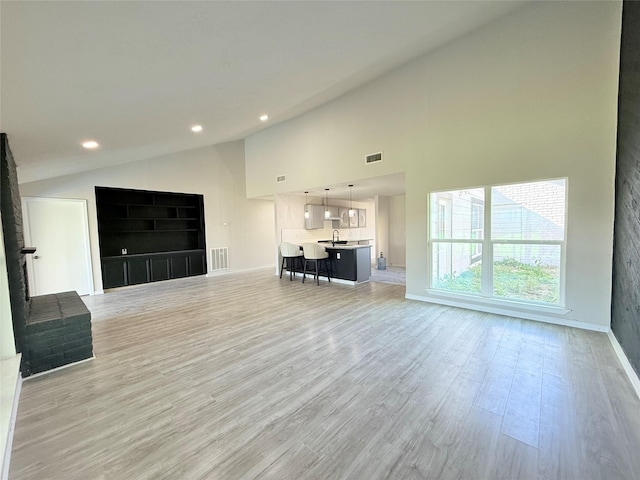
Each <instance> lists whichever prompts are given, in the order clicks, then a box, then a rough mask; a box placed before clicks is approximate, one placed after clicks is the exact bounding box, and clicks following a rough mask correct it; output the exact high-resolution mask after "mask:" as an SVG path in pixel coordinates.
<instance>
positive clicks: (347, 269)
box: [326, 245, 371, 283]
mask: <svg viewBox="0 0 640 480" xmlns="http://www.w3.org/2000/svg"><path fill="white" fill-rule="evenodd" d="M326 249H327V252H329V262H330V263H331V275H332V277H334V278H340V279H342V280H349V281H352V282H355V283H362V282H366V281H368V280H369V277H370V276H371V247H370V246H368V245H367V246H365V245H362V246H358V247H357V248H354V247H342V248H341V247H338V246H335V247H326Z"/></svg>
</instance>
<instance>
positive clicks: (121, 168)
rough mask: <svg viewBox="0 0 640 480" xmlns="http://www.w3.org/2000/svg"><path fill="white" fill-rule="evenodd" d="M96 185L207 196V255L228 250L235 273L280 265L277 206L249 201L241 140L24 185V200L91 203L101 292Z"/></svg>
mask: <svg viewBox="0 0 640 480" xmlns="http://www.w3.org/2000/svg"><path fill="white" fill-rule="evenodd" d="M95 186H105V187H122V188H136V189H143V190H160V191H170V192H184V193H199V194H203V195H204V211H205V235H206V243H207V249H208V250H210V249H211V248H214V247H229V259H230V260H229V265H230V270H231V271H241V270H250V269H255V268H261V267H266V266H273V265H274V263H275V261H274V258H273V225H274V209H273V202H272V201H268V200H247V198H246V195H245V176H244V145H243V142H242V141H238V142H230V143H225V144H220V145H215V146H211V147H205V148H199V149H195V150H189V151H184V152H180V153H176V154H173V155H165V156H162V157H157V158H152V159H148V160H142V161H139V162H134V163H129V164H125V165H118V166H115V167H110V168H105V169H100V170H94V171H91V172H85V173H80V174H76V175H69V176H65V177H60V178H54V179H50V180H44V181H40V182H33V183H25V184H21V185H20V193H21V194H22V195H23V196H32V197H61V198H82V199H86V200H87V202H88V209H89V233H90V237H91V258H92V263H93V272H94V286H95V289H96V291H100V290H101V289H102V278H101V268H100V253H99V247H98V227H97V217H96V201H95V190H94V187H95ZM225 224H226V225H225ZM208 261H209V259H208ZM208 263H209V262H208ZM210 267H211V266H210V265H209V268H210Z"/></svg>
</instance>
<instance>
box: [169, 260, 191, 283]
mask: <svg viewBox="0 0 640 480" xmlns="http://www.w3.org/2000/svg"><path fill="white" fill-rule="evenodd" d="M170 261H171V278H182V277H186V276H187V275H189V266H188V257H187V256H186V255H180V256H175V257H171V259H170Z"/></svg>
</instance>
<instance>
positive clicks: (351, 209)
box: [349, 185, 356, 218]
mask: <svg viewBox="0 0 640 480" xmlns="http://www.w3.org/2000/svg"><path fill="white" fill-rule="evenodd" d="M352 188H353V185H349V217H350V218H353V217H355V216H356V211H355V210H354V209H353V205H352V204H351V189H352Z"/></svg>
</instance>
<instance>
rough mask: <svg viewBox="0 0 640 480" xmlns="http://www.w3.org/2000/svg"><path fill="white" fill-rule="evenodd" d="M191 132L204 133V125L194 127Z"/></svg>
mask: <svg viewBox="0 0 640 480" xmlns="http://www.w3.org/2000/svg"><path fill="white" fill-rule="evenodd" d="M191 131H192V132H196V133H197V132H201V131H202V125H194V126H193V127H191Z"/></svg>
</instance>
